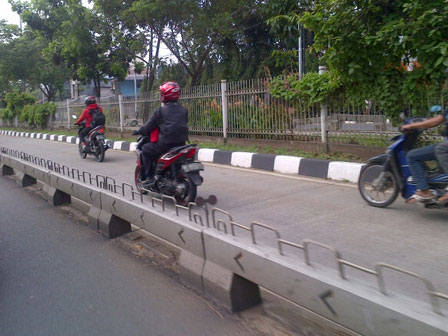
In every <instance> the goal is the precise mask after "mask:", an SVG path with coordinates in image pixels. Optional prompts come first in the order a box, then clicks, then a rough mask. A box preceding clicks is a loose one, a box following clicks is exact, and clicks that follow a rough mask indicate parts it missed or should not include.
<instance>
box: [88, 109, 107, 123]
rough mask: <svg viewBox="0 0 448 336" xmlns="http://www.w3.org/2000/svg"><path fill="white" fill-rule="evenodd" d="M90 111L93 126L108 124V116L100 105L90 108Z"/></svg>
mask: <svg viewBox="0 0 448 336" xmlns="http://www.w3.org/2000/svg"><path fill="white" fill-rule="evenodd" d="M89 113H90V115H91V116H92V127H97V126H99V125H105V124H106V116H105V115H104V113H102V112H101V111H100V108H99V107H96V108H94V109H92V110H90V111H89Z"/></svg>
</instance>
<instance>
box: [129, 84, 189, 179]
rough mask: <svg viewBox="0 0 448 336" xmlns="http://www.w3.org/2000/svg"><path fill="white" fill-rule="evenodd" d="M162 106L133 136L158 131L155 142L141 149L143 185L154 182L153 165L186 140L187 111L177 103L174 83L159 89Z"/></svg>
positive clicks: (177, 93)
mask: <svg viewBox="0 0 448 336" xmlns="http://www.w3.org/2000/svg"><path fill="white" fill-rule="evenodd" d="M159 91H160V99H161V100H162V103H163V104H162V105H163V106H161V107H160V108H158V109H157V110H156V111H155V112H154V114H153V115H152V116H151V118H150V119H149V121H148V122H147V123H146V124H145V125H144V126H142V127H140V129H139V130H137V131H134V133H133V135H137V134H141V135H150V134H152V132H153V131H154V130H156V129H158V130H159V138H158V141H157V142H149V143H147V144H145V145H144V146H143V148H142V153H143V168H144V170H145V171H144V176H145V178H146V180H145V181H143V184H151V183H153V182H154V175H155V163H156V162H157V160H158V158H159V156H160V155H161V154H163V153H165V152H167V151H168V150H169V149H171V148H173V147H177V146H183V145H185V142H186V141H187V140H188V125H187V124H188V110H187V109H186V108H185V107H183V106H181V105H180V104H179V102H178V99H179V97H180V87H179V85H178V84H177V83H176V82H166V83H164V84H162V85H161V86H160V87H159Z"/></svg>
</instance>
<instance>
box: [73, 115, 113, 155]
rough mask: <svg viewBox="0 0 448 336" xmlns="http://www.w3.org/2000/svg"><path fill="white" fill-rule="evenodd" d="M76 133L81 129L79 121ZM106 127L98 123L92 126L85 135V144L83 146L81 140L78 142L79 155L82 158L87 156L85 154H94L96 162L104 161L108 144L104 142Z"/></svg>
mask: <svg viewBox="0 0 448 336" xmlns="http://www.w3.org/2000/svg"><path fill="white" fill-rule="evenodd" d="M79 126H80V129H79V131H78V133H79V132H80V131H81V129H82V126H83V124H82V123H81V124H80V125H79ZM105 130H106V128H105V126H104V125H99V126H97V127H95V128H93V129H92V130H91V131H90V132H89V134H88V135H87V139H86V140H87V146H85V147H84V146H83V144H82V142H81V141H80V142H79V147H78V150H79V155H80V156H81V158H82V159H85V158H86V157H87V154H89V155H94V156H95V158H96V160H97V161H98V162H103V161H104V156H105V153H106V150H108V149H109V145H108V144H106V139H105V136H104V132H105Z"/></svg>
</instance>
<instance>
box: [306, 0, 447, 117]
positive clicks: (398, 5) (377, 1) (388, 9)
mask: <svg viewBox="0 0 448 336" xmlns="http://www.w3.org/2000/svg"><path fill="white" fill-rule="evenodd" d="M447 17H448V6H447V5H446V2H445V1H443V0H396V1H381V0H373V1H364V2H362V4H360V3H359V2H358V1H352V0H317V1H314V7H313V9H312V10H310V11H308V12H306V13H305V14H303V15H302V17H301V19H300V21H301V22H302V23H304V24H305V26H306V27H307V28H308V29H310V30H312V31H313V32H314V41H315V43H314V45H313V47H312V48H313V50H314V51H315V52H319V53H321V54H323V55H324V60H325V61H326V62H327V64H328V66H329V69H330V70H331V71H332V72H334V74H335V75H336V76H337V77H338V78H339V79H340V82H341V85H342V86H343V87H344V88H345V91H346V94H347V96H348V97H350V98H352V99H358V100H361V99H369V100H373V101H374V102H375V103H377V104H378V105H380V106H382V107H383V108H384V110H385V111H386V113H387V114H388V116H389V117H392V118H396V116H397V115H398V113H399V112H400V110H401V108H402V104H403V102H404V101H409V102H410V103H411V104H413V109H414V110H415V109H416V108H420V107H419V106H418V105H421V103H422V95H423V96H425V94H424V93H425V92H426V96H428V92H433V91H440V90H441V89H442V88H443V86H444V83H445V81H446V80H447V78H448V73H447V72H446V68H447V66H448V44H447V42H446V36H447V34H448V26H447V25H446V18H447ZM415 60H417V61H418V63H415ZM406 65H411V66H412V65H414V69H413V70H412V71H409V70H407V69H406ZM439 99H440V98H439ZM439 101H440V100H436V101H433V102H430V104H433V103H435V102H439ZM427 103H428V102H426V104H427Z"/></svg>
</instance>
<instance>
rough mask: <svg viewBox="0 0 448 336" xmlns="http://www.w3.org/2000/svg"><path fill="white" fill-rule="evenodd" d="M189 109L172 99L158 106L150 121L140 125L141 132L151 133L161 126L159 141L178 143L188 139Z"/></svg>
mask: <svg viewBox="0 0 448 336" xmlns="http://www.w3.org/2000/svg"><path fill="white" fill-rule="evenodd" d="M187 124H188V110H187V109H186V108H185V107H183V106H182V105H180V104H179V103H178V102H177V101H170V102H167V103H165V105H164V106H162V107H160V108H158V109H157V110H156V111H155V112H154V114H153V115H152V116H151V118H149V120H148V122H147V123H146V124H145V125H144V126H142V127H140V129H139V130H138V133H139V134H144V135H149V134H150V133H151V132H152V131H153V130H154V129H156V128H159V130H160V133H159V142H160V143H164V144H177V143H182V142H185V141H187V140H188V125H187Z"/></svg>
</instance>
